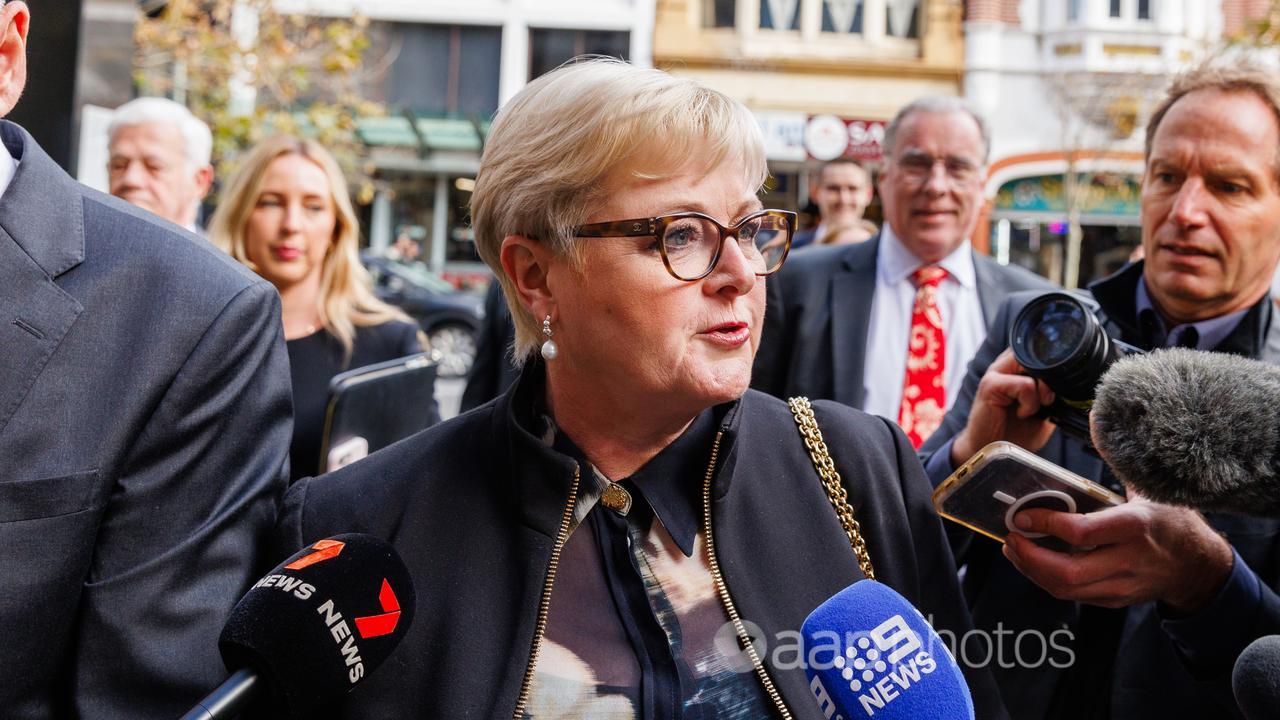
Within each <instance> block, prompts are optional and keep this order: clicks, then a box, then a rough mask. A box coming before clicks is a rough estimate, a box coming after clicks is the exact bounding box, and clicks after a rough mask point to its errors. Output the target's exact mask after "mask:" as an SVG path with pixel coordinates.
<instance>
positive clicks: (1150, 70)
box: [964, 0, 1267, 286]
mask: <svg viewBox="0 0 1280 720" xmlns="http://www.w3.org/2000/svg"><path fill="white" fill-rule="evenodd" d="M1266 5H1267V2H1266V0H1263V2H1261V3H1258V2H1252V1H1251V0H1225V1H1224V2H1219V1H1216V0H1213V1H1206V0H1064V1H1062V2H1044V1H1042V0H974V1H971V2H970V3H969V4H968V8H967V10H968V13H967V17H966V21H965V77H964V85H965V96H966V97H967V98H968V99H969V100H970V101H972V102H973V103H974V104H975V105H976V106H977V108H978V109H979V110H980V111H982V112H983V113H984V114H985V115H986V116H987V117H988V118H989V119H990V122H991V129H992V136H993V143H992V152H991V166H990V174H989V176H988V179H987V183H986V199H987V206H986V216H985V220H984V222H982V223H981V224H980V226H979V228H978V230H977V232H976V237H975V244H976V245H978V246H979V247H983V246H986V247H987V248H989V250H990V252H991V253H992V255H994V256H995V257H997V258H998V259H999V260H1001V261H1002V262H1014V263H1017V264H1020V265H1023V266H1025V267H1027V268H1028V269H1030V270H1033V271H1035V272H1038V273H1040V274H1042V275H1045V276H1046V277H1048V278H1049V279H1051V280H1053V281H1055V282H1062V283H1066V284H1068V285H1071V286H1076V285H1084V284H1086V283H1088V282H1089V281H1090V280H1092V279H1095V278H1098V277H1101V276H1103V275H1105V274H1107V273H1108V272H1110V271H1111V270H1114V269H1115V268H1117V267H1119V265H1121V264H1123V263H1124V262H1125V261H1126V259H1127V258H1128V257H1129V254H1130V252H1131V251H1132V249H1133V248H1134V247H1136V246H1137V245H1138V244H1139V242H1140V228H1139V217H1138V197H1139V184H1140V180H1141V176H1142V167H1143V154H1142V150H1143V137H1144V128H1145V125H1146V121H1147V117H1148V116H1149V115H1150V113H1151V111H1152V110H1153V109H1154V105H1155V104H1156V103H1157V102H1158V101H1159V98H1160V97H1161V95H1162V91H1163V89H1164V87H1165V85H1166V84H1167V83H1168V80H1169V77H1170V75H1171V74H1173V73H1175V72H1177V71H1178V70H1180V69H1182V68H1184V67H1186V66H1187V65H1188V64H1190V63H1194V62H1197V61H1199V60H1202V59H1203V58H1205V57H1206V56H1207V55H1208V53H1210V52H1212V51H1214V50H1216V49H1217V48H1218V46H1219V43H1220V41H1221V39H1222V37H1223V34H1224V31H1238V30H1239V29H1241V28H1242V27H1243V24H1244V21H1245V19H1246V18H1248V17H1257V16H1258V14H1259V13H1260V12H1262V11H1264V10H1265V9H1266V8H1265V6H1266ZM1255 6H1256V7H1255ZM1224 17H1226V18H1229V19H1230V21H1231V23H1230V26H1229V27H1228V26H1227V25H1225V24H1224ZM1075 228H1078V230H1075ZM1073 236H1074V237H1075V238H1078V242H1072V240H1073ZM1073 245H1074V248H1073Z"/></svg>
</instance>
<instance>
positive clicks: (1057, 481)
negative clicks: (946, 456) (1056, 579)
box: [933, 441, 1125, 552]
mask: <svg viewBox="0 0 1280 720" xmlns="http://www.w3.org/2000/svg"><path fill="white" fill-rule="evenodd" d="M1124 501H1125V500H1124V498H1123V497H1121V496H1119V495H1117V494H1116V493H1113V492H1111V491H1110V490H1108V489H1106V488H1104V487H1102V486H1101V485H1099V484H1097V483H1095V482H1091V481H1089V480H1087V479H1085V478H1082V477H1080V476H1079V475H1076V474H1075V473H1073V472H1071V471H1070V470H1067V469H1065V468H1061V467H1058V466H1057V465H1054V464H1053V463H1051V462H1049V461H1048V460H1045V459H1044V458H1042V457H1039V456H1037V455H1034V454H1032V453H1030V452H1028V451H1026V450H1024V449H1022V448H1020V447H1018V446H1017V445H1014V444H1012V443H1009V442H1004V441H998V442H994V443H991V444H990V445H987V446H986V447H984V448H982V449H981V450H979V451H978V452H977V453H975V454H974V456H973V457H971V458H969V460H968V461H967V462H965V463H964V464H963V465H961V466H960V468H959V469H957V470H956V471H955V472H954V473H952V474H951V476H950V477H948V478H947V479H946V480H945V481H944V482H943V483H942V484H941V485H939V486H938V488H937V489H936V490H934V492H933V505H934V507H935V508H937V510H938V514H939V515H941V516H942V517H944V518H947V519H948V520H951V521H953V522H957V523H959V524H961V525H964V526H965V527H967V528H969V529H970V530H973V531H975V532H978V533H981V534H983V535H986V536H987V537H989V538H992V539H994V540H998V541H1000V542H1002V543H1003V542H1004V541H1005V538H1006V537H1007V536H1008V534H1009V533H1011V532H1016V533H1018V534H1020V535H1023V536H1024V537H1027V538H1032V539H1035V540H1036V541H1037V542H1038V543H1039V544H1040V545H1043V546H1044V547H1047V548H1050V549H1054V550H1060V551H1063V552H1067V551H1070V550H1072V549H1073V548H1072V547H1071V546H1070V545H1067V544H1066V543H1065V542H1063V541H1062V540H1060V539H1058V538H1055V537H1050V536H1047V535H1044V534H1043V533H1029V532H1024V531H1021V530H1018V529H1017V527H1016V526H1015V525H1014V522H1013V519H1014V516H1015V515H1017V514H1018V513H1019V512H1021V511H1022V510H1027V509H1030V508H1046V509H1049V510H1059V511H1062V512H1072V513H1076V512H1078V513H1089V512H1093V511H1095V510H1102V509H1103V508H1107V507H1112V506H1115V505H1120V504H1123V503H1124Z"/></svg>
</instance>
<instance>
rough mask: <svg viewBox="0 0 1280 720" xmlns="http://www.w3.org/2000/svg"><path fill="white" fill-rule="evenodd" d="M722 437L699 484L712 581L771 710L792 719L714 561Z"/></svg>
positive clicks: (782, 716)
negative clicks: (714, 500) (714, 484)
mask: <svg viewBox="0 0 1280 720" xmlns="http://www.w3.org/2000/svg"><path fill="white" fill-rule="evenodd" d="M722 437H724V431H723V430H721V431H719V432H717V433H716V441H715V444H714V445H712V446H711V463H710V464H709V465H708V466H707V476H706V479H704V480H703V482H702V528H703V530H704V531H705V532H706V535H707V557H708V559H709V560H710V565H711V579H712V581H713V582H714V583H715V586H716V593H717V594H719V595H720V603H721V604H722V605H724V611H725V613H726V614H727V615H728V616H729V622H732V623H733V629H734V630H735V631H736V632H737V633H738V642H739V643H741V644H742V647H743V649H744V650H745V651H746V653H747V656H748V657H749V658H751V666H752V667H754V668H755V671H756V675H757V676H758V677H759V678H760V684H762V685H764V690H765V692H767V693H768V694H769V698H770V699H771V700H773V704H774V707H776V708H777V709H778V716H779V717H781V718H783V720H791V711H790V710H788V709H787V706H786V705H785V704H784V703H783V702H782V696H781V695H779V694H778V689H777V688H775V687H774V686H773V679H772V678H770V677H769V671H767V670H765V667H764V663H763V662H761V661H760V656H759V655H757V654H756V648H755V645H752V644H751V637H750V636H749V635H747V629H746V628H745V627H743V625H742V619H741V618H739V617H738V609H737V608H736V607H734V605H733V598H731V597H729V587H728V586H727V585H725V583H724V576H723V575H721V574H720V562H719V561H718V560H716V542H715V538H714V537H713V536H712V534H711V479H712V478H713V477H715V474H716V460H717V458H718V456H719V454H720V439H721V438H722Z"/></svg>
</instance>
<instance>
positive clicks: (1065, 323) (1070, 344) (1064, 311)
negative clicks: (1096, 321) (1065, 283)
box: [1026, 299, 1086, 367]
mask: <svg viewBox="0 0 1280 720" xmlns="http://www.w3.org/2000/svg"><path fill="white" fill-rule="evenodd" d="M1026 322H1027V323H1028V328H1027V332H1028V336H1027V343H1026V347H1027V351H1028V352H1029V353H1030V355H1031V356H1032V357H1034V358H1035V359H1036V361H1037V364H1039V365H1042V366H1045V367H1049V366H1052V365H1058V364H1059V363H1061V362H1062V361H1064V360H1066V359H1068V358H1070V357H1071V355H1072V354H1073V353H1075V351H1076V349H1077V348H1079V347H1080V341H1081V340H1082V339H1083V338H1084V332H1085V327H1086V326H1085V319H1084V311H1083V310H1082V309H1081V307H1080V306H1079V305H1078V304H1076V303H1072V302H1066V301H1063V300H1060V299H1054V300H1050V301H1049V302H1046V303H1043V304H1039V305H1037V307H1035V308H1034V312H1033V313H1031V316H1030V317H1028V318H1027V320H1026Z"/></svg>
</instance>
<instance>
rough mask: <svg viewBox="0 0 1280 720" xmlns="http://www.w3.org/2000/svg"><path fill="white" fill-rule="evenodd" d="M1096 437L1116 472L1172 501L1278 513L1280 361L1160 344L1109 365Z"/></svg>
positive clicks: (1098, 404)
mask: <svg viewBox="0 0 1280 720" xmlns="http://www.w3.org/2000/svg"><path fill="white" fill-rule="evenodd" d="M1092 430H1093V439H1094V445H1095V446H1096V447H1097V449H1098V451H1099V453H1100V454H1101V455H1102V456H1103V458H1104V459H1105V460H1106V461H1107V464H1108V465H1110V466H1111V469H1112V470H1113V471H1114V472H1115V474H1116V476H1117V477H1119V478H1120V479H1121V480H1124V481H1125V482H1127V483H1128V484H1129V485H1131V486H1132V487H1133V488H1134V489H1135V490H1137V491H1138V493H1140V494H1141V495H1143V496H1145V497H1148V498H1150V499H1152V500H1156V501H1158V502H1163V503H1168V504H1170V505H1183V506H1187V507H1193V508H1196V509H1198V510H1209V511H1220V512H1228V513H1237V514H1242V515H1261V516H1270V517H1280V475H1278V473H1277V465H1278V464H1280V368H1278V367H1276V366H1273V365H1269V364H1267V363H1264V362H1260V361H1258V360H1250V359H1247V358H1242V357H1238V356H1235V355H1226V354H1223V353H1210V352H1201V351H1196V350H1185V349H1169V350H1157V351H1155V352H1152V353H1150V354H1147V355H1138V356H1131V357H1127V358H1124V359H1122V360H1120V361H1118V362H1116V363H1115V364H1114V365H1112V366H1111V369H1110V370H1108V371H1107V373H1106V375H1104V376H1103V377H1102V381H1101V383H1100V384H1099V386H1098V393H1097V400H1096V401H1095V402H1094V404H1093V418H1092Z"/></svg>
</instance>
